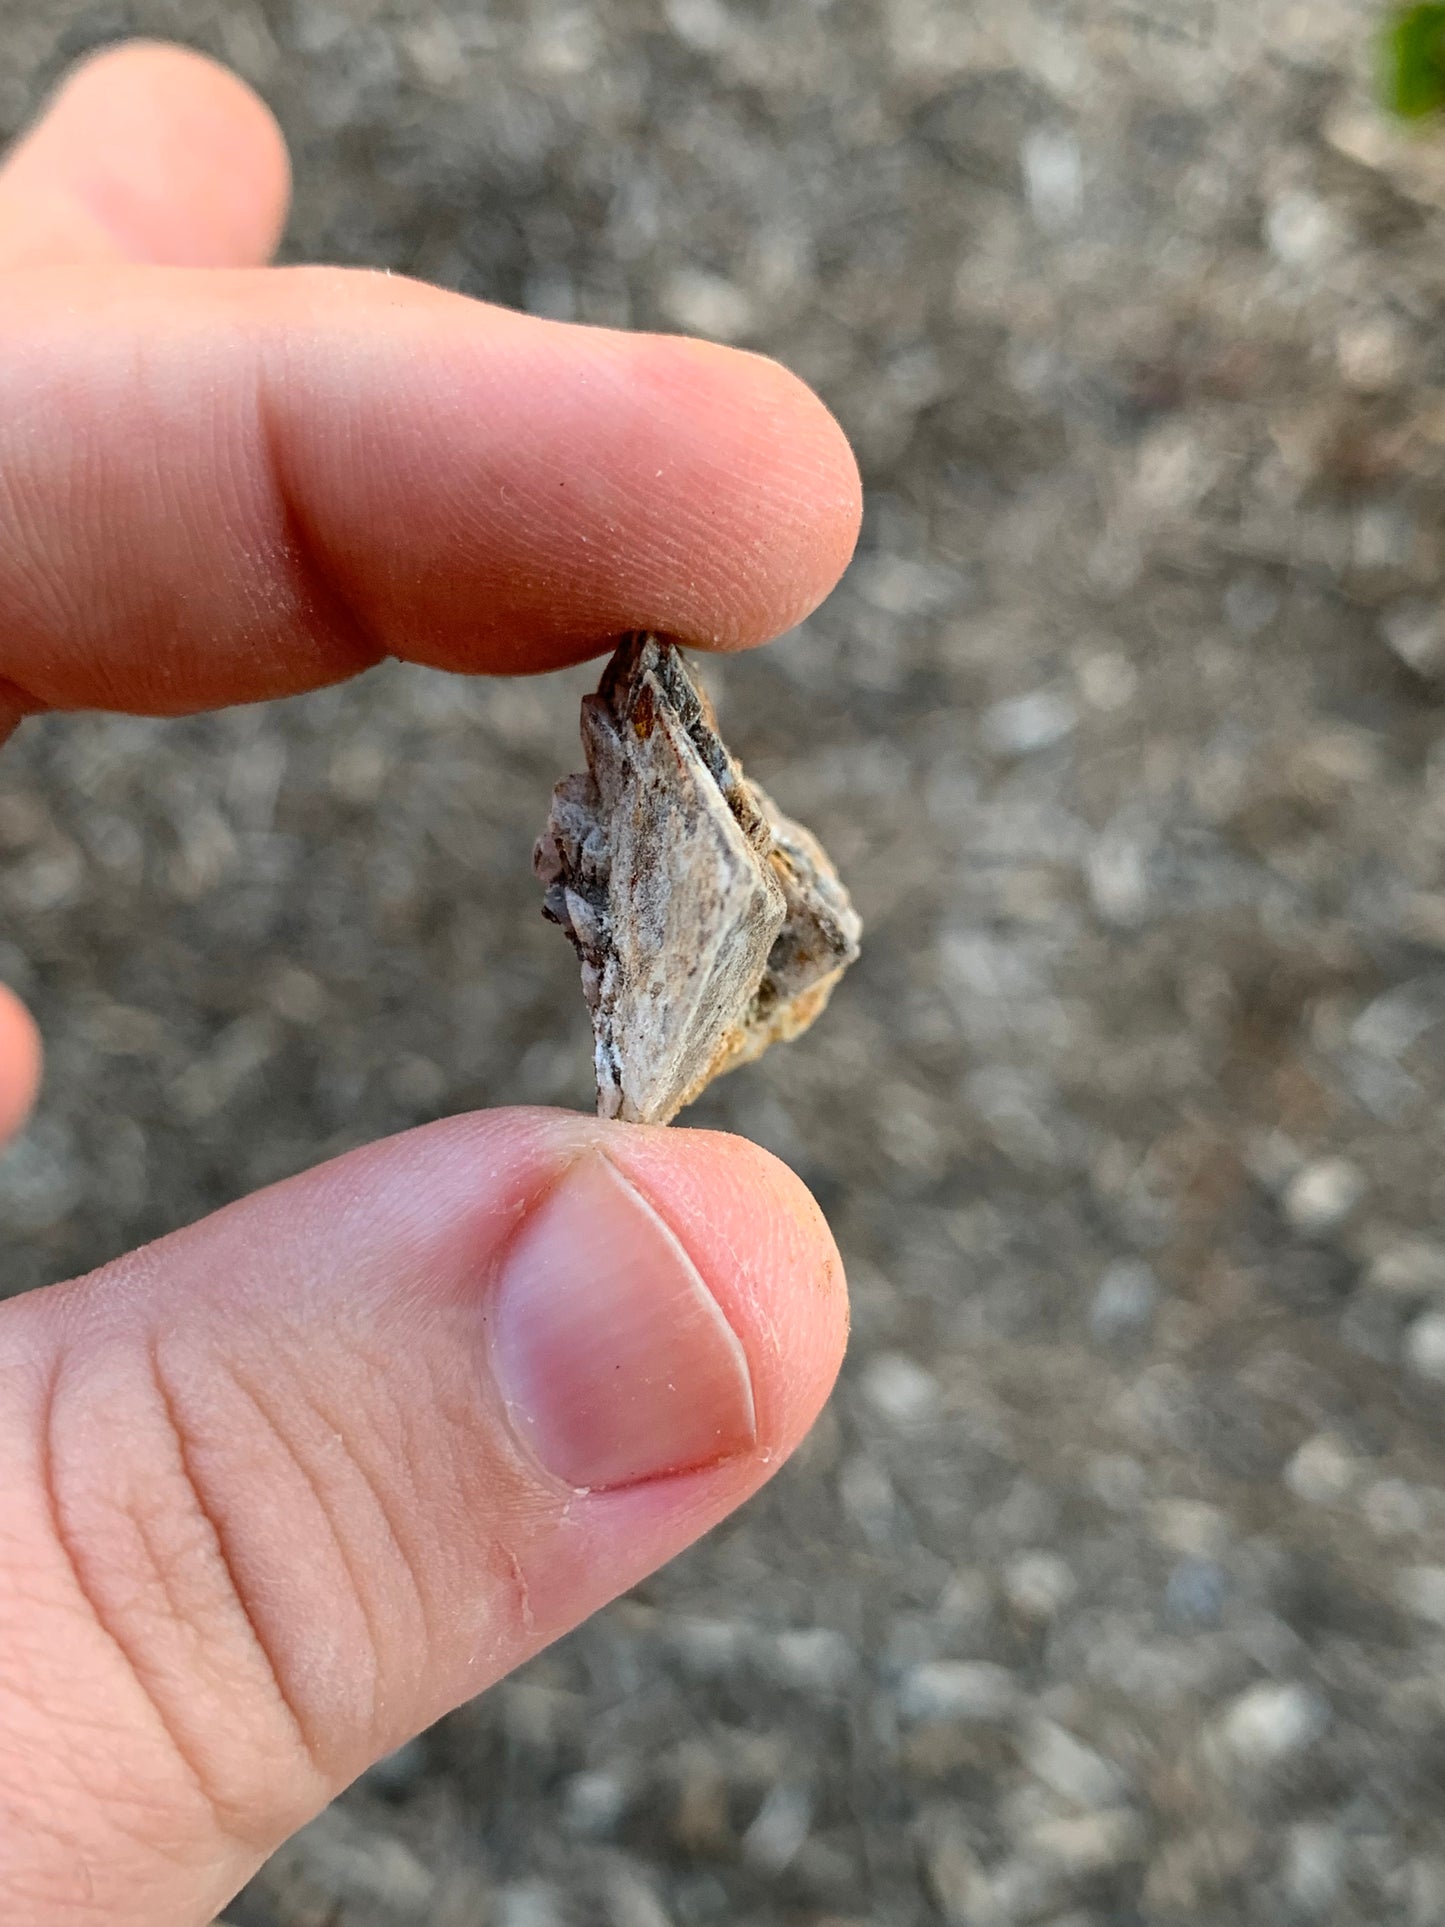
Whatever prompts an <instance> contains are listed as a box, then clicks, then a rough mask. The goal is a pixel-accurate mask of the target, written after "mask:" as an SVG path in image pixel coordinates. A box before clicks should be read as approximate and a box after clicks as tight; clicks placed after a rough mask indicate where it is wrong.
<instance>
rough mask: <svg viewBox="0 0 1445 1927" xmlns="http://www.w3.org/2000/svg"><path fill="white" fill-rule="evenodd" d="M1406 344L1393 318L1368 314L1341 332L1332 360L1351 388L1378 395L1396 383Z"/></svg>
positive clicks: (1402, 368) (1336, 340) (1403, 359)
mask: <svg viewBox="0 0 1445 1927" xmlns="http://www.w3.org/2000/svg"><path fill="white" fill-rule="evenodd" d="M1407 345H1408V344H1407V341H1406V337H1405V334H1404V332H1403V330H1402V329H1401V327H1400V324H1399V323H1398V322H1397V321H1396V320H1395V319H1394V318H1393V316H1390V315H1371V316H1368V317H1367V318H1365V319H1363V320H1360V321H1355V322H1352V323H1350V325H1349V326H1347V327H1344V328H1341V329H1340V332H1339V333H1338V334H1337V335H1336V337H1335V360H1336V362H1337V363H1338V364H1339V370H1340V374H1341V376H1342V377H1343V378H1344V380H1345V381H1346V382H1347V383H1348V384H1349V386H1350V387H1351V388H1354V389H1356V390H1358V392H1359V393H1360V394H1362V395H1379V394H1383V393H1384V392H1385V390H1386V389H1388V388H1391V387H1393V386H1394V384H1395V383H1396V382H1397V381H1398V380H1399V378H1400V375H1401V374H1402V372H1403V370H1404V366H1405V354H1406V348H1407Z"/></svg>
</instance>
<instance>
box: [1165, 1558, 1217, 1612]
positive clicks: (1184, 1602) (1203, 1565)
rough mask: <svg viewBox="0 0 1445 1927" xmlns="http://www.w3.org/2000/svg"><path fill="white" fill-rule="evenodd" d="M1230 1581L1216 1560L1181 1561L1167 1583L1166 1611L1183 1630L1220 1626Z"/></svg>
mask: <svg viewBox="0 0 1445 1927" xmlns="http://www.w3.org/2000/svg"><path fill="white" fill-rule="evenodd" d="M1228 1593H1229V1578H1228V1575H1227V1574H1226V1572H1225V1570H1224V1568H1223V1566H1221V1565H1220V1564H1219V1562H1218V1561H1217V1560H1214V1559H1181V1560H1180V1561H1179V1562H1178V1564H1177V1565H1175V1566H1172V1567H1171V1568H1170V1572H1169V1577H1168V1579H1167V1580H1166V1581H1165V1582H1164V1610H1165V1612H1166V1613H1168V1615H1169V1617H1170V1618H1171V1619H1172V1620H1174V1621H1175V1623H1176V1624H1178V1625H1181V1626H1217V1625H1218V1624H1219V1621H1220V1618H1221V1616H1222V1614H1223V1612H1224V1602H1225V1599H1226V1598H1227V1596H1228Z"/></svg>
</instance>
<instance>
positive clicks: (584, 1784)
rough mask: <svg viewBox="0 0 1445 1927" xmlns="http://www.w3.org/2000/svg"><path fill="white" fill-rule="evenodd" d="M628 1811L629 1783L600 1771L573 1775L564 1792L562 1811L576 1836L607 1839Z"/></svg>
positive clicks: (613, 1774)
mask: <svg viewBox="0 0 1445 1927" xmlns="http://www.w3.org/2000/svg"><path fill="white" fill-rule="evenodd" d="M626 1811H627V1783H626V1781H625V1780H623V1779H622V1778H621V1777H620V1776H619V1775H618V1774H616V1773H607V1772H604V1771H601V1770H598V1771H593V1772H588V1773H574V1774H573V1775H572V1778H571V1779H570V1780H568V1782H567V1783H566V1786H565V1787H564V1788H563V1790H562V1812H563V1814H564V1816H565V1817H566V1821H567V1824H568V1826H570V1827H571V1828H572V1830H573V1831H574V1832H575V1833H582V1834H586V1835H587V1836H588V1837H589V1838H592V1839H596V1840H605V1839H606V1838H607V1837H608V1836H609V1835H610V1834H612V1833H614V1832H615V1831H616V1829H617V1823H618V1821H619V1820H620V1819H621V1818H622V1816H623V1814H624V1813H625V1812H626Z"/></svg>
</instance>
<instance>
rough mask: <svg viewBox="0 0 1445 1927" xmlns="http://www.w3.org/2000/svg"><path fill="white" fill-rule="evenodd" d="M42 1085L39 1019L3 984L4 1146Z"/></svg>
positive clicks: (0, 1071)
mask: <svg viewBox="0 0 1445 1927" xmlns="http://www.w3.org/2000/svg"><path fill="white" fill-rule="evenodd" d="M39 1088H40V1033H39V1031H37V1030H36V1028H35V1019H34V1018H33V1017H32V1016H31V1015H30V1012H29V1011H28V1010H27V1009H26V1008H25V1006H24V1004H22V1003H21V1001H20V999H19V998H18V997H17V996H16V995H15V993H14V992H13V991H11V990H7V989H6V987H5V986H4V985H3V984H0V1146H3V1145H4V1143H5V1141H6V1139H7V1138H11V1137H13V1136H14V1135H15V1133H16V1132H17V1131H18V1130H19V1129H20V1126H21V1125H22V1124H23V1123H24V1122H25V1119H26V1118H27V1117H28V1116H29V1114H30V1108H31V1106H32V1105H33V1104H34V1102H35V1094H36V1092H37V1091H38V1090H39Z"/></svg>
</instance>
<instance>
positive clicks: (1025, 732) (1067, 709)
mask: <svg viewBox="0 0 1445 1927" xmlns="http://www.w3.org/2000/svg"><path fill="white" fill-rule="evenodd" d="M1078 720H1079V715H1078V711H1077V709H1076V708H1075V707H1074V700H1073V697H1072V696H1070V695H1069V694H1068V693H1067V692H1066V691H1064V690H1062V689H1035V690H1032V691H1031V692H1030V693H1029V694H1028V695H1027V696H1011V697H1009V698H1008V699H1007V700H1006V701H1004V702H999V703H993V704H992V705H991V706H990V707H989V708H987V709H986V710H985V711H984V712H983V715H982V716H981V717H980V718H979V732H980V734H981V735H982V737H983V740H984V743H985V745H986V746H987V747H988V748H989V749H991V750H993V751H994V753H995V754H996V755H999V756H1031V755H1033V754H1034V753H1035V752H1036V751H1037V750H1041V749H1052V748H1053V746H1054V744H1055V743H1061V742H1063V740H1064V738H1065V737H1066V736H1070V735H1072V734H1073V731H1074V729H1075V728H1076V726H1077V724H1078Z"/></svg>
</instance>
